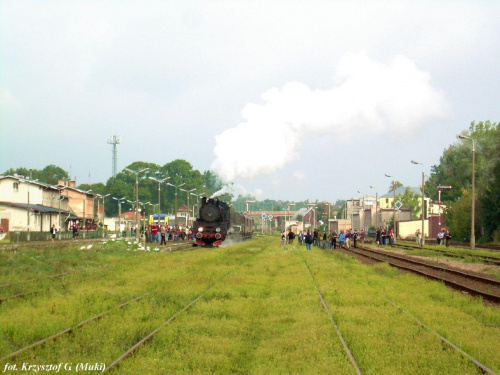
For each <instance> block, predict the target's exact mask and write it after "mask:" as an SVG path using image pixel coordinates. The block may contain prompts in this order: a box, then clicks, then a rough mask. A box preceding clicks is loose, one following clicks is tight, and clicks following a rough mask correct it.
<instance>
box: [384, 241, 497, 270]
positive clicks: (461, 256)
mask: <svg viewBox="0 0 500 375" xmlns="http://www.w3.org/2000/svg"><path fill="white" fill-rule="evenodd" d="M394 247H395V248H400V249H405V250H428V251H434V252H436V253H440V254H443V255H444V256H446V257H450V258H457V259H466V258H474V259H478V260H480V261H482V262H484V263H486V264H494V265H496V266H500V257H493V256H487V255H478V254H474V253H463V254H457V253H455V252H453V251H450V250H441V249H434V248H431V247H420V246H417V245H409V244H402V243H396V244H395V245H394Z"/></svg>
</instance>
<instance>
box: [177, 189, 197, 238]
mask: <svg viewBox="0 0 500 375" xmlns="http://www.w3.org/2000/svg"><path fill="white" fill-rule="evenodd" d="M179 190H182V191H183V192H185V193H186V196H187V209H188V212H187V217H186V228H188V227H189V211H190V210H189V194H191V193H192V192H193V191H195V190H196V188H193V189H191V190H185V189H179Z"/></svg>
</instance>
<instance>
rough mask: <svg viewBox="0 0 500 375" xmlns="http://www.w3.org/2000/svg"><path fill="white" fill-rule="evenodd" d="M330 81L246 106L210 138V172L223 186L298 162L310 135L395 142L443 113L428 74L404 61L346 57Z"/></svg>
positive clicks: (270, 94) (273, 93)
mask: <svg viewBox="0 0 500 375" xmlns="http://www.w3.org/2000/svg"><path fill="white" fill-rule="evenodd" d="M334 82H335V85H334V86H333V87H332V88H330V89H327V90H312V89H310V88H309V87H308V86H307V85H305V84H302V83H299V82H290V83H287V84H286V85H285V86H284V87H283V88H282V89H281V90H279V89H277V88H272V89H270V90H268V91H266V92H264V93H263V94H262V95H261V98H262V100H263V103H262V104H254V103H248V104H247V105H246V106H245V107H244V109H243V111H242V116H243V119H244V122H242V123H240V124H239V125H237V126H236V127H234V128H231V129H228V130H225V131H224V132H223V133H222V134H220V135H217V136H216V137H215V140H216V146H215V149H214V154H215V156H216V159H215V161H214V162H213V164H212V169H213V170H215V171H216V173H217V174H218V175H219V176H220V177H221V179H222V180H223V181H224V182H231V181H234V180H235V178H237V177H254V176H256V175H259V174H270V173H273V172H275V171H276V170H279V169H281V168H283V167H284V166H285V165H286V164H288V163H290V162H291V161H293V160H295V159H296V158H297V157H298V153H297V149H298V147H299V145H300V144H301V143H303V142H304V137H305V136H306V135H308V134H309V133H311V132H312V133H316V134H325V133H334V134H335V135H336V136H337V137H338V138H341V139H344V140H345V139H347V138H348V137H349V133H352V132H353V131H354V130H359V129H362V130H363V132H364V134H365V135H369V134H370V132H371V134H379V133H383V132H387V131H390V132H391V133H392V134H395V135H397V134H401V133H408V132H412V131H414V130H415V129H416V128H417V127H419V126H422V124H423V123H424V122H425V121H427V120H429V119H436V118H443V117H445V116H447V114H448V109H447V104H446V103H445V100H444V98H443V96H442V94H441V93H440V92H439V91H438V90H436V89H435V88H433V87H432V85H431V83H430V76H429V74H427V73H426V72H423V71H421V70H419V69H418V68H417V67H416V66H415V64H414V63H413V62H412V61H411V60H409V59H407V58H405V57H403V56H397V57H395V58H394V59H393V60H392V61H391V62H390V63H389V64H382V63H379V62H375V61H372V60H371V59H369V58H368V57H367V56H366V54H364V53H362V52H360V53H352V54H348V55H345V56H344V57H343V58H342V59H341V61H340V64H339V67H338V71H337V74H336V76H335V79H334Z"/></svg>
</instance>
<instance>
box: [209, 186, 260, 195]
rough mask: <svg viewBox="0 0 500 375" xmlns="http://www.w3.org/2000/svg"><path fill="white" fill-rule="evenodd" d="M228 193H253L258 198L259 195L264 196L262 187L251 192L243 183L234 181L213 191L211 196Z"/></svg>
mask: <svg viewBox="0 0 500 375" xmlns="http://www.w3.org/2000/svg"><path fill="white" fill-rule="evenodd" d="M226 193H229V194H232V195H234V196H238V195H252V196H254V197H256V198H258V197H260V196H262V194H263V191H262V190H261V189H255V191H253V192H250V191H248V190H247V189H246V188H245V187H244V186H243V185H240V184H234V183H232V184H227V185H224V186H223V187H222V189H220V190H218V191H216V192H215V193H213V194H212V195H211V196H210V198H217V197H219V196H221V195H222V194H226Z"/></svg>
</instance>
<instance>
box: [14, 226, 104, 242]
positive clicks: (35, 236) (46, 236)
mask: <svg viewBox="0 0 500 375" xmlns="http://www.w3.org/2000/svg"><path fill="white" fill-rule="evenodd" d="M28 235H29V239H28ZM107 235H108V233H107V231H104V236H103V229H102V228H99V229H97V230H89V231H85V230H82V231H79V232H78V238H80V239H83V238H86V239H91V238H103V237H106V236H107ZM9 236H10V242H27V241H50V240H51V239H52V235H51V234H50V233H49V232H31V231H30V232H28V231H24V232H10V233H9ZM72 238H73V232H57V234H56V239H57V240H70V239H72Z"/></svg>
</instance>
